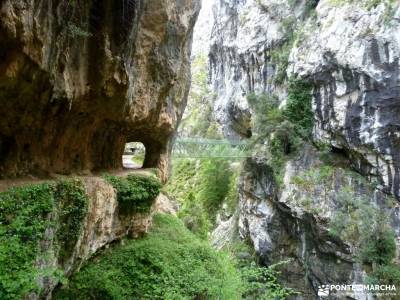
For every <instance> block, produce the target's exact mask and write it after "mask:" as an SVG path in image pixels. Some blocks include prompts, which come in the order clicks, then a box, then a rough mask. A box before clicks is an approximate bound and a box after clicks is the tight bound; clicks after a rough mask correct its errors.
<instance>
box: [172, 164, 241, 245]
mask: <svg viewBox="0 0 400 300" xmlns="http://www.w3.org/2000/svg"><path fill="white" fill-rule="evenodd" d="M238 176H239V172H238V168H235V166H233V165H232V164H231V162H230V161H229V160H227V159H200V160H193V159H180V160H177V161H175V163H174V168H173V172H172V176H171V179H170V181H169V183H168V185H167V187H166V189H167V192H168V194H170V195H171V196H172V197H174V198H175V199H176V200H178V201H179V202H180V204H181V205H182V206H181V209H180V211H179V217H180V218H181V219H182V221H183V222H184V224H185V225H186V226H187V227H188V228H189V229H190V230H191V231H192V232H194V233H195V234H196V235H197V236H199V237H201V238H203V239H207V237H208V233H209V232H210V230H211V229H212V227H213V224H214V223H215V216H216V214H217V211H218V210H219V209H221V207H222V203H226V204H227V206H228V209H229V210H230V211H231V212H233V211H234V209H235V207H236V200H237V195H236V182H237V179H238Z"/></svg>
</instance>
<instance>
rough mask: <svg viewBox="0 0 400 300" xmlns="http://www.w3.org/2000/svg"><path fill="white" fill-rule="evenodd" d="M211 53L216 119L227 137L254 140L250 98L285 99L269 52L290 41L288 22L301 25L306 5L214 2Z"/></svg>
mask: <svg viewBox="0 0 400 300" xmlns="http://www.w3.org/2000/svg"><path fill="white" fill-rule="evenodd" d="M214 2H215V3H214V7H213V12H214V24H213V26H212V33H211V37H212V39H211V41H210V44H211V45H210V51H209V69H210V70H209V77H210V78H209V79H210V84H211V86H212V89H213V91H214V92H215V93H216V96H217V97H216V101H215V107H214V110H215V113H216V117H217V120H218V121H219V123H220V124H221V126H222V129H223V132H224V135H225V136H226V137H228V138H231V139H238V138H246V137H249V136H251V128H250V127H251V125H250V121H249V119H250V114H251V112H250V109H249V105H248V103H247V100H246V96H247V95H248V94H249V93H262V92H268V93H275V94H276V95H278V96H279V97H280V98H282V99H283V98H284V97H285V96H286V91H285V89H284V88H282V87H279V86H277V85H275V84H273V79H274V77H275V75H276V74H275V73H276V68H277V66H276V64H275V63H274V62H272V61H271V56H270V53H269V50H271V49H273V48H275V47H277V46H279V45H281V44H282V43H283V42H284V41H285V39H286V37H285V34H286V29H285V27H284V24H283V23H284V22H285V20H289V19H290V18H294V19H300V18H302V16H303V15H304V13H305V7H306V2H307V1H296V3H295V4H294V6H292V5H289V2H286V1H277V0H271V1H255V0H220V1H219V0H216V1H214Z"/></svg>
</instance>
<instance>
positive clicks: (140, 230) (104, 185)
mask: <svg viewBox="0 0 400 300" xmlns="http://www.w3.org/2000/svg"><path fill="white" fill-rule="evenodd" d="M83 184H84V186H85V190H86V193H87V196H88V210H87V213H86V216H85V218H84V221H83V223H82V225H81V228H82V231H81V232H80V234H79V237H78V238H77V241H76V243H75V244H74V245H72V247H71V249H72V251H71V253H68V256H66V257H63V258H61V255H60V251H59V250H60V249H58V248H57V246H56V245H55V240H54V238H55V237H54V228H48V229H47V230H46V238H45V240H44V241H42V242H41V244H42V248H41V252H43V253H47V254H48V255H46V256H45V259H43V258H42V259H41V260H40V261H38V267H39V268H41V269H44V270H45V269H46V268H48V269H51V268H59V269H61V270H62V272H63V273H64V276H65V277H69V276H71V275H72V274H73V273H74V272H77V271H79V269H80V267H81V266H82V265H83V264H84V263H85V262H86V261H87V260H88V259H90V258H91V257H92V256H93V255H95V254H96V253H97V252H98V251H99V250H101V249H103V248H104V247H108V246H109V245H110V244H112V243H114V242H117V241H120V240H121V239H123V238H126V237H129V238H138V237H142V236H143V235H144V234H145V233H146V232H147V231H148V229H149V228H150V225H151V223H152V218H153V215H154V214H155V213H170V214H175V212H176V210H175V208H174V206H173V203H172V202H170V200H169V199H168V198H167V197H166V196H164V195H163V194H159V195H158V197H157V198H156V199H155V200H154V203H153V204H152V206H151V209H150V212H148V213H138V212H134V211H127V210H126V208H125V209H121V206H120V205H118V201H117V192H116V190H115V189H114V188H113V186H112V185H111V184H110V183H108V182H107V181H105V180H104V179H102V178H98V177H87V178H84V179H83ZM58 221H59V220H58ZM61 250H65V249H61ZM58 280H59V279H57V278H55V277H54V276H52V277H41V278H40V288H41V291H40V294H39V295H38V294H36V293H32V294H31V295H30V296H29V299H38V298H40V299H51V295H52V292H53V290H54V288H55V287H56V286H57V284H58V283H59V281H58Z"/></svg>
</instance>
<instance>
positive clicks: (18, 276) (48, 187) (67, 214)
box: [0, 181, 87, 299]
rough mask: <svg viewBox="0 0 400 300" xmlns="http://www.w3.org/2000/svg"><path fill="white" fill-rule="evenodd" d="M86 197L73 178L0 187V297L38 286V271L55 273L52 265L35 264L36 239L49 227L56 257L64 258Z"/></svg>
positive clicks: (46, 274) (40, 254) (76, 232)
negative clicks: (52, 235) (48, 268)
mask: <svg viewBox="0 0 400 300" xmlns="http://www.w3.org/2000/svg"><path fill="white" fill-rule="evenodd" d="M86 202H87V199H86V196H85V194H84V189H83V186H82V184H81V183H80V182H79V181H60V182H58V183H43V184H38V185H27V186H23V187H18V188H12V189H10V190H8V191H6V192H3V193H0V299H22V298H24V297H25V296H26V295H27V294H29V293H31V292H38V291H39V287H38V285H37V282H38V279H39V278H40V277H58V276H59V273H60V272H59V270H57V269H56V268H51V269H50V270H43V269H37V268H36V263H35V262H36V261H37V260H38V259H39V258H41V259H45V256H46V253H45V252H43V251H46V249H42V248H41V246H40V241H42V240H44V239H45V231H46V229H48V228H55V231H56V232H55V235H56V240H55V241H54V243H55V245H57V244H58V247H59V248H60V249H59V250H60V256H61V260H63V259H65V258H67V255H68V253H70V251H71V250H72V246H73V245H74V244H75V242H76V240H77V238H78V236H79V234H80V231H81V227H82V220H83V218H84V217H85V215H86V206H87V203H86ZM55 212H57V213H55ZM57 215H58V216H59V218H60V219H57V218H56V217H55V216H57ZM56 224H59V226H58V227H57V226H56Z"/></svg>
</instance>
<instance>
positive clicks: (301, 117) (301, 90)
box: [283, 80, 314, 138]
mask: <svg viewBox="0 0 400 300" xmlns="http://www.w3.org/2000/svg"><path fill="white" fill-rule="evenodd" d="M311 89H312V87H311V84H310V83H308V82H306V81H302V80H291V81H290V82H289V87H288V97H287V103H286V107H285V109H284V110H283V116H284V117H285V119H286V120H287V121H289V122H291V123H292V124H293V125H294V126H295V128H296V130H297V133H298V134H299V135H300V136H302V137H303V138H309V137H310V136H311V133H312V128H313V125H314V114H313V111H312V105H311V99H312V95H311Z"/></svg>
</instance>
